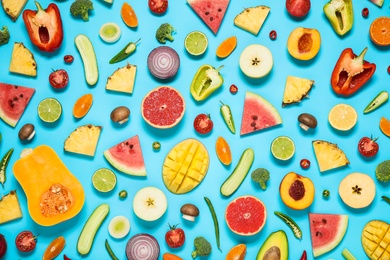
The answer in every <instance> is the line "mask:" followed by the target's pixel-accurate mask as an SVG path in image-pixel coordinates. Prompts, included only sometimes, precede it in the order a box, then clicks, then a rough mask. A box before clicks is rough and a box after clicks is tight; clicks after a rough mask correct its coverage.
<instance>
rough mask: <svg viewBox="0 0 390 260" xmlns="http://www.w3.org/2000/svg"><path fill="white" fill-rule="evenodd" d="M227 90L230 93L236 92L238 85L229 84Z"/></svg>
mask: <svg viewBox="0 0 390 260" xmlns="http://www.w3.org/2000/svg"><path fill="white" fill-rule="evenodd" d="M229 91H230V93H232V94H233V95H234V94H236V93H237V92H238V87H237V86H236V85H234V84H231V85H230V88H229Z"/></svg>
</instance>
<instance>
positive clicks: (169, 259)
mask: <svg viewBox="0 0 390 260" xmlns="http://www.w3.org/2000/svg"><path fill="white" fill-rule="evenodd" d="M162 259H163V260H183V258H181V257H179V256H177V255H174V254H171V253H164V254H163V257H162Z"/></svg>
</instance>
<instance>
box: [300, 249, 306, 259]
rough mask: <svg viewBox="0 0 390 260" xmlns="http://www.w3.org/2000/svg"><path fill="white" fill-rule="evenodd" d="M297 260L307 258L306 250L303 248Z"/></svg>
mask: <svg viewBox="0 0 390 260" xmlns="http://www.w3.org/2000/svg"><path fill="white" fill-rule="evenodd" d="M299 260H307V254H306V250H303V253H302V256H301V258H299Z"/></svg>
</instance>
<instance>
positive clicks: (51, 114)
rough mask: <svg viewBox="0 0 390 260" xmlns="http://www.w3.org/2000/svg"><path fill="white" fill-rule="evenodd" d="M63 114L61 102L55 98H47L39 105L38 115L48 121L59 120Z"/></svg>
mask: <svg viewBox="0 0 390 260" xmlns="http://www.w3.org/2000/svg"><path fill="white" fill-rule="evenodd" d="M61 114H62V107H61V103H60V102H59V101H58V100H57V99H55V98H45V99H44V100H42V101H41V103H39V105H38V116H39V118H40V119H42V120H43V121H45V122H47V123H53V122H55V121H57V120H58V118H60V116H61Z"/></svg>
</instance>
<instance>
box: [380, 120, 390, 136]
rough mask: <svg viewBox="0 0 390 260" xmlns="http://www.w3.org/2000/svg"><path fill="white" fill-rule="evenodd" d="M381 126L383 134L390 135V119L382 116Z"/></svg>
mask: <svg viewBox="0 0 390 260" xmlns="http://www.w3.org/2000/svg"><path fill="white" fill-rule="evenodd" d="M379 128H380V129H381V131H382V133H383V134H385V135H386V136H388V137H390V120H388V119H387V118H385V117H383V116H382V117H381V119H380V121H379Z"/></svg>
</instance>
